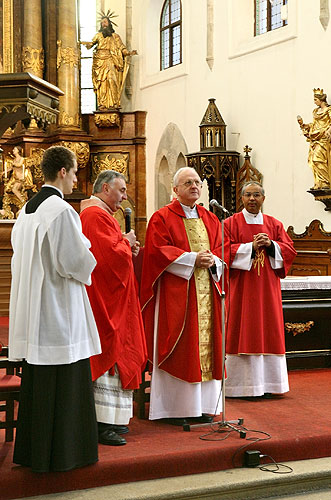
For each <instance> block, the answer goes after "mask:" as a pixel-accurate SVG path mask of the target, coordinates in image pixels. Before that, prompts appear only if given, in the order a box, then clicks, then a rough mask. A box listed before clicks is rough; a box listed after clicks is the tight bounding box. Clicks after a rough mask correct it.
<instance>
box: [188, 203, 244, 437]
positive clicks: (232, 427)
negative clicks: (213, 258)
mask: <svg viewBox="0 0 331 500" xmlns="http://www.w3.org/2000/svg"><path fill="white" fill-rule="evenodd" d="M214 206H215V207H216V208H217V209H218V210H219V212H222V218H221V219H220V217H218V218H219V219H220V220H221V235H222V253H221V255H222V263H223V269H222V278H221V286H222V293H221V322H222V383H221V394H222V420H220V421H218V422H211V423H206V424H184V425H183V430H184V431H190V429H191V427H192V428H193V427H207V426H210V425H212V423H215V424H217V425H218V430H217V431H216V432H231V431H236V432H238V433H239V436H240V437H241V438H242V439H245V438H246V432H245V431H243V430H242V429H238V428H237V427H236V425H238V426H241V425H242V424H243V423H244V419H243V418H238V419H237V420H226V418H225V291H224V274H225V273H224V267H225V263H224V216H225V215H226V213H227V214H229V212H228V211H227V210H225V209H224V208H222V209H221V207H220V208H218V207H217V205H214ZM229 215H230V214H229Z"/></svg>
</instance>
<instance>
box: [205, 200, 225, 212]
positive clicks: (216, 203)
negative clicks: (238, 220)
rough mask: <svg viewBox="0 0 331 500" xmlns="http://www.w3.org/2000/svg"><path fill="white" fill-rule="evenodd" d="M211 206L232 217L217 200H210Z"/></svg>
mask: <svg viewBox="0 0 331 500" xmlns="http://www.w3.org/2000/svg"><path fill="white" fill-rule="evenodd" d="M209 205H211V206H212V207H215V208H218V209H219V210H221V211H222V212H223V213H225V214H228V215H230V212H229V210H227V209H226V208H224V207H222V205H220V204H219V203H218V201H217V200H210V202H209Z"/></svg>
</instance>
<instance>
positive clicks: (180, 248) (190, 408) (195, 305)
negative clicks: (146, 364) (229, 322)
mask: <svg viewBox="0 0 331 500" xmlns="http://www.w3.org/2000/svg"><path fill="white" fill-rule="evenodd" d="M201 186H202V184H201V179H200V177H199V176H198V174H197V172H196V171H195V170H194V169H192V168H188V167H184V168H182V169H180V170H178V172H177V173H176V174H175V177H174V192H175V194H176V197H177V199H176V200H174V201H173V202H172V203H170V204H169V205H166V206H165V207H163V208H161V209H160V210H158V211H157V212H156V213H155V214H154V215H153V216H152V218H151V220H150V222H149V225H148V228H147V234H146V243H145V251H144V263H143V272H142V281H141V302H142V310H143V318H144V323H145V331H146V337H147V347H148V355H149V359H150V361H151V362H152V363H153V373H152V380H151V398H150V400H151V402H150V413H149V418H150V419H151V420H154V419H159V418H168V419H169V423H172V424H175V425H183V424H184V423H185V422H186V419H193V420H194V421H198V422H210V421H211V420H212V417H211V415H214V414H217V413H220V411H221V378H222V334H221V290H220V283H219V279H220V276H221V273H222V262H221V260H220V257H221V255H222V241H221V225H220V223H219V220H218V219H217V217H216V216H215V215H214V214H213V213H212V212H210V211H209V210H206V209H205V208H203V207H202V206H199V205H196V202H197V200H198V199H199V197H200V195H201Z"/></svg>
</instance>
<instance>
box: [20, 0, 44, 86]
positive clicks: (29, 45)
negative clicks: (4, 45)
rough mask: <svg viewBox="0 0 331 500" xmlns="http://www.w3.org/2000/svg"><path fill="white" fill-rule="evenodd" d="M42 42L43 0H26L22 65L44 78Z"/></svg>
mask: <svg viewBox="0 0 331 500" xmlns="http://www.w3.org/2000/svg"><path fill="white" fill-rule="evenodd" d="M42 43H43V42H42V17H41V0H25V1H24V40H23V49H22V67H23V71H26V72H28V73H32V74H34V75H36V76H39V78H43V74H44V49H43V46H42Z"/></svg>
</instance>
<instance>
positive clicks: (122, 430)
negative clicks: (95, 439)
mask: <svg viewBox="0 0 331 500" xmlns="http://www.w3.org/2000/svg"><path fill="white" fill-rule="evenodd" d="M107 429H108V430H109V431H113V432H116V434H127V433H128V432H129V427H127V426H126V425H115V424H105V423H104V422H98V431H99V433H100V432H102V431H105V430H107Z"/></svg>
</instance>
